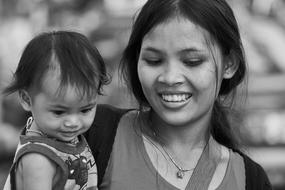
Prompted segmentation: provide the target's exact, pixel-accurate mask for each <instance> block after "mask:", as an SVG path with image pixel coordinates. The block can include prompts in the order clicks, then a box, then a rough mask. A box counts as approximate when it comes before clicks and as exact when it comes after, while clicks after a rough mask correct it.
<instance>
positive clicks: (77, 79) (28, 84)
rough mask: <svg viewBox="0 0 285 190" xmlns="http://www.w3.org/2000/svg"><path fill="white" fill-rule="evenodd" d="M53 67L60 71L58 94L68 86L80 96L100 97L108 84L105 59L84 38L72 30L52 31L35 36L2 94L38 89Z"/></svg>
mask: <svg viewBox="0 0 285 190" xmlns="http://www.w3.org/2000/svg"><path fill="white" fill-rule="evenodd" d="M53 60H55V63H56V65H55V63H53V62H54V61H53ZM54 67H58V68H59V70H60V81H61V82H60V85H59V89H58V90H60V91H61V90H63V89H64V88H65V87H66V86H68V85H71V86H74V87H75V88H76V89H77V90H78V91H79V92H81V93H82V94H81V95H82V96H85V95H87V97H92V96H94V94H97V93H98V94H102V86H103V85H105V84H107V83H108V82H109V77H108V75H107V73H106V67H105V63H104V60H103V58H102V56H101V55H100V53H99V51H98V50H97V48H96V47H95V46H93V45H92V43H91V42H90V41H89V40H88V39H87V37H85V36H84V35H82V34H80V33H77V32H73V31H52V32H44V33H41V34H39V35H37V36H36V37H34V38H33V39H32V40H31V41H30V42H29V43H28V44H27V46H26V47H25V49H24V51H23V54H22V56H21V58H20V61H19V64H18V67H17V69H16V72H15V73H14V76H13V77H14V80H13V82H12V83H11V84H10V85H9V86H8V87H6V88H5V89H4V91H3V92H4V94H11V93H14V92H16V91H19V90H30V89H31V88H33V87H36V88H37V89H40V87H41V84H42V79H43V77H44V75H45V74H46V73H47V72H48V71H49V70H50V69H52V68H54Z"/></svg>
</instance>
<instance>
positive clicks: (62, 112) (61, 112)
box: [51, 110, 65, 116]
mask: <svg viewBox="0 0 285 190" xmlns="http://www.w3.org/2000/svg"><path fill="white" fill-rule="evenodd" d="M51 112H52V113H53V114H54V115H56V116H60V115H63V114H64V113H65V112H64V111H63V110H52V111H51Z"/></svg>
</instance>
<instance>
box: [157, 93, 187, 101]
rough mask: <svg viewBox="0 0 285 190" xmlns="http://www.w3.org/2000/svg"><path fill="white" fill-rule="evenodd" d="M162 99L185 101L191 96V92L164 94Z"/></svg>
mask: <svg viewBox="0 0 285 190" xmlns="http://www.w3.org/2000/svg"><path fill="white" fill-rule="evenodd" d="M161 97H162V99H163V100H164V101H166V102H183V101H186V100H187V99H189V98H190V95H189V94H171V95H170V94H162V95H161Z"/></svg>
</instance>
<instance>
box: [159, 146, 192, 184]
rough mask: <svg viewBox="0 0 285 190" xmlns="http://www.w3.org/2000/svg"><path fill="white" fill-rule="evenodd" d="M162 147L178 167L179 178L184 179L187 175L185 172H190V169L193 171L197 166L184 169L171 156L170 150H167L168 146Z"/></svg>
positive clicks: (177, 174)
mask: <svg viewBox="0 0 285 190" xmlns="http://www.w3.org/2000/svg"><path fill="white" fill-rule="evenodd" d="M161 147H162V149H163V150H164V152H165V153H166V155H167V156H168V158H169V159H170V161H171V162H172V164H173V165H174V166H175V167H176V168H177V169H178V171H177V173H176V176H177V178H179V179H183V177H184V176H185V173H186V172H190V171H192V170H194V169H195V167H194V168H191V169H183V168H182V167H181V166H179V165H178V164H177V163H176V162H175V160H174V159H173V158H172V156H171V155H170V154H169V152H168V151H167V150H166V147H164V146H161Z"/></svg>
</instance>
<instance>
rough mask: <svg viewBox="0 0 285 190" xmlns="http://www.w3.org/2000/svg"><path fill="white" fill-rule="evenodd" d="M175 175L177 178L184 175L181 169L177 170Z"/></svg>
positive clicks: (181, 177)
mask: <svg viewBox="0 0 285 190" xmlns="http://www.w3.org/2000/svg"><path fill="white" fill-rule="evenodd" d="M176 176H177V177H178V178H179V179H183V177H184V172H183V171H181V170H178V172H177V173H176Z"/></svg>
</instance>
